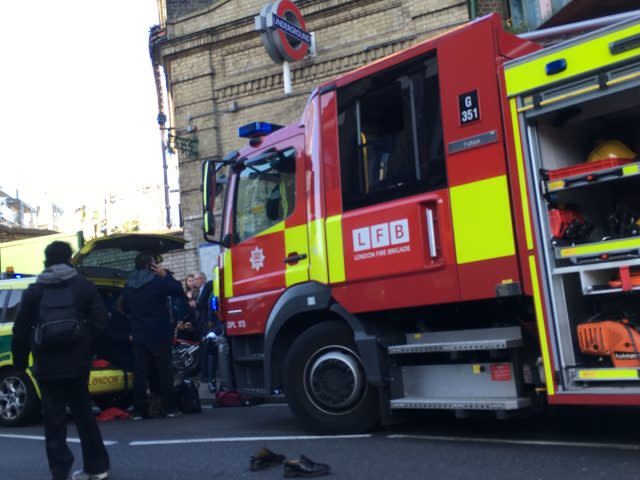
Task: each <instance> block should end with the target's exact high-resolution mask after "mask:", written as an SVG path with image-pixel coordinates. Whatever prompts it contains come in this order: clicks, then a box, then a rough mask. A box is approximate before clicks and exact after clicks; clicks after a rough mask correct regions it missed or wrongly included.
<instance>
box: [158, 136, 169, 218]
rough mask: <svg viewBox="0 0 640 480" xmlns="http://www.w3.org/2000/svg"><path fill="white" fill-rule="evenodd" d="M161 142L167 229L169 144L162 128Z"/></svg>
mask: <svg viewBox="0 0 640 480" xmlns="http://www.w3.org/2000/svg"><path fill="white" fill-rule="evenodd" d="M160 136H161V138H160V144H161V145H162V173H163V175H164V208H165V210H166V212H167V229H170V228H171V204H170V203H169V176H168V174H167V169H168V167H167V146H166V145H165V143H164V133H163V131H162V129H160Z"/></svg>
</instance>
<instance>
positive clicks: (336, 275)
mask: <svg viewBox="0 0 640 480" xmlns="http://www.w3.org/2000/svg"><path fill="white" fill-rule="evenodd" d="M326 231H327V256H328V257H329V282H331V283H340V282H344V281H345V278H346V276H345V271H344V244H343V242H342V215H341V214H340V215H334V216H333V217H329V218H327V223H326Z"/></svg>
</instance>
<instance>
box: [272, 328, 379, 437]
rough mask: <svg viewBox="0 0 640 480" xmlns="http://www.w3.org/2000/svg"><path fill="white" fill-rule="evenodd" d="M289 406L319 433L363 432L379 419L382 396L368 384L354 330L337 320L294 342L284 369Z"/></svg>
mask: <svg viewBox="0 0 640 480" xmlns="http://www.w3.org/2000/svg"><path fill="white" fill-rule="evenodd" d="M283 373H284V389H285V395H286V397H287V402H288V403H289V407H290V408H291V410H292V411H293V413H294V414H295V415H296V417H298V419H299V420H300V421H302V423H303V424H304V426H305V427H306V428H307V429H309V430H311V431H314V432H318V433H334V434H344V433H359V432H365V431H368V430H370V429H372V428H373V427H374V426H375V425H376V424H377V423H378V420H379V410H378V395H377V391H376V390H375V389H374V388H373V387H371V386H369V385H368V384H367V379H366V375H365V371H364V367H363V365H362V362H361V361H360V357H359V356H358V350H357V348H356V346H355V343H354V341H353V333H352V332H351V330H350V329H349V328H348V327H347V326H345V325H343V324H341V323H339V322H336V321H329V322H323V323H320V324H318V325H314V326H313V327H311V328H310V329H309V330H307V331H306V332H304V333H303V334H302V335H300V336H299V337H298V338H297V339H296V341H295V342H294V343H293V345H292V346H291V348H290V349H289V352H288V354H287V358H286V361H285V365H284V372H283Z"/></svg>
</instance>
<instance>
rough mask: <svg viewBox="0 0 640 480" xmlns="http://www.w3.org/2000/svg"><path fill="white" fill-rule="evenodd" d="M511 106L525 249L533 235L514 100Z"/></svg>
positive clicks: (530, 242)
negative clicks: (525, 242) (525, 240)
mask: <svg viewBox="0 0 640 480" xmlns="http://www.w3.org/2000/svg"><path fill="white" fill-rule="evenodd" d="M509 103H510V106H511V124H512V126H513V140H514V142H515V149H516V163H517V165H518V183H519V184H520V202H521V203H522V216H523V217H524V234H525V237H526V239H527V249H528V250H532V249H533V236H532V235H531V225H530V223H529V222H530V218H531V217H530V210H529V199H528V198H527V180H526V178H525V174H524V161H523V159H522V142H521V139H520V122H518V113H517V110H516V100H515V99H514V98H512V99H511V101H510V102H509Z"/></svg>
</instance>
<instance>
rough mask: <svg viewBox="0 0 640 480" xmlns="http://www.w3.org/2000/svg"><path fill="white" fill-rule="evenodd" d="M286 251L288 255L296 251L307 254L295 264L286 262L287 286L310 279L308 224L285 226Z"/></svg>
mask: <svg viewBox="0 0 640 480" xmlns="http://www.w3.org/2000/svg"><path fill="white" fill-rule="evenodd" d="M284 251H285V253H286V255H289V254H291V253H296V254H298V255H306V257H305V258H304V259H302V260H299V261H298V262H297V263H295V264H289V263H286V264H285V272H284V276H285V284H286V286H287V287H290V286H291V285H295V284H297V283H302V282H306V281H308V280H309V243H308V239H307V226H306V225H298V226H295V227H289V228H285V230H284Z"/></svg>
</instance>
